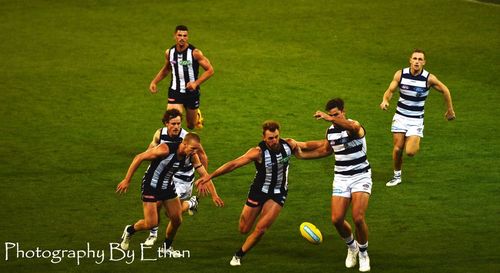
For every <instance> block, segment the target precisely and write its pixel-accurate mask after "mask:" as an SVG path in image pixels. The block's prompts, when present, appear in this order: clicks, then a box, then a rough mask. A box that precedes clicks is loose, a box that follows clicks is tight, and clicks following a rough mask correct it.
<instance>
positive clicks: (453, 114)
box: [444, 109, 456, 121]
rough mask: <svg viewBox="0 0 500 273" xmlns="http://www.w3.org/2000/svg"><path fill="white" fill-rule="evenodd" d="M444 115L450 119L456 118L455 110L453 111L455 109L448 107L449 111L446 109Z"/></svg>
mask: <svg viewBox="0 0 500 273" xmlns="http://www.w3.org/2000/svg"><path fill="white" fill-rule="evenodd" d="M444 116H445V117H446V119H447V120H448V121H451V120H454V119H455V118H456V116H455V111H453V109H448V111H446V113H445V114H444Z"/></svg>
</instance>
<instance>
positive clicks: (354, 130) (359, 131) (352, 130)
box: [314, 111, 365, 138]
mask: <svg viewBox="0 0 500 273" xmlns="http://www.w3.org/2000/svg"><path fill="white" fill-rule="evenodd" d="M314 117H315V118H316V119H323V120H325V121H329V122H333V124H335V126H338V127H341V128H343V129H344V130H347V131H348V132H349V135H351V136H355V137H357V138H362V137H363V136H364V135H365V130H363V127H362V126H361V124H359V122H357V121H355V120H348V119H346V118H342V117H334V116H330V115H328V114H327V113H325V112H322V111H316V113H315V114H314Z"/></svg>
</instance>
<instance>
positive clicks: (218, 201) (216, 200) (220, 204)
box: [212, 195, 224, 208]
mask: <svg viewBox="0 0 500 273" xmlns="http://www.w3.org/2000/svg"><path fill="white" fill-rule="evenodd" d="M212 201H213V202H214V204H215V205H216V206H217V207H220V208H222V207H224V201H222V199H220V197H219V196H218V195H217V196H212Z"/></svg>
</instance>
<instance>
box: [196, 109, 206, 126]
mask: <svg viewBox="0 0 500 273" xmlns="http://www.w3.org/2000/svg"><path fill="white" fill-rule="evenodd" d="M196 115H197V116H198V122H196V125H195V128H196V129H202V128H203V121H204V120H205V119H204V118H203V116H202V115H201V111H200V109H199V108H198V110H197V111H196Z"/></svg>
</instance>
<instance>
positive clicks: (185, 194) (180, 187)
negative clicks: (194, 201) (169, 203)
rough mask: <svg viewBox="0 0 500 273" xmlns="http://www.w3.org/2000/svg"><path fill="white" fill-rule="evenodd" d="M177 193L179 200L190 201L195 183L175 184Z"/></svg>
mask: <svg viewBox="0 0 500 273" xmlns="http://www.w3.org/2000/svg"><path fill="white" fill-rule="evenodd" d="M174 184H175V192H176V193H177V196H179V199H181V200H188V199H189V198H191V195H192V194H193V183H177V182H175V183H174Z"/></svg>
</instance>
